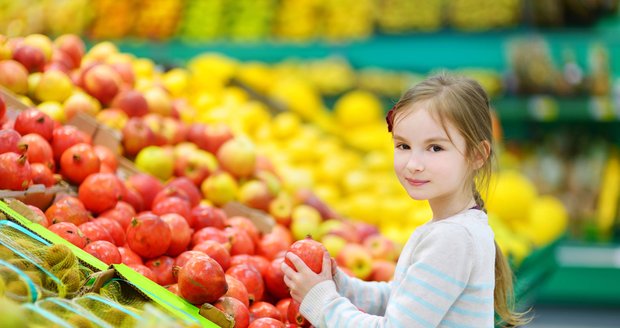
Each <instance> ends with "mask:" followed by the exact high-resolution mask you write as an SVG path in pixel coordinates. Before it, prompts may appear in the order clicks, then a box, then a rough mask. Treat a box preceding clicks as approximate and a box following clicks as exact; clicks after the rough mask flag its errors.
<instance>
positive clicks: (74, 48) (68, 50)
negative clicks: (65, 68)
mask: <svg viewBox="0 0 620 328" xmlns="http://www.w3.org/2000/svg"><path fill="white" fill-rule="evenodd" d="M54 46H56V49H58V50H60V51H62V52H64V53H65V54H67V56H69V58H71V63H72V66H71V68H77V67H80V64H81V62H82V57H83V56H84V52H85V48H86V47H85V46H84V42H83V41H82V39H80V37H78V36H77V35H75V34H63V35H61V36H59V37H57V38H56V39H55V40H54Z"/></svg>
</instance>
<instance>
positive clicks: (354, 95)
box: [334, 90, 383, 127]
mask: <svg viewBox="0 0 620 328" xmlns="http://www.w3.org/2000/svg"><path fill="white" fill-rule="evenodd" d="M334 115H335V116H336V120H337V121H338V122H339V123H340V124H341V125H342V126H344V127H355V126H363V125H368V124H371V123H376V122H378V121H380V120H381V118H382V116H383V106H382V104H381V101H379V99H378V98H377V97H376V96H375V95H374V94H372V93H370V92H368V91H362V90H355V91H350V92H348V93H346V94H345V95H343V96H342V97H340V98H339V99H338V101H337V102H336V104H335V105H334Z"/></svg>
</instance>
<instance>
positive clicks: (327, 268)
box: [321, 252, 332, 273]
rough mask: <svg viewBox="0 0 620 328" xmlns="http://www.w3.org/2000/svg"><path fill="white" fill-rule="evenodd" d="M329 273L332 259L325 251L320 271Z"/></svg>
mask: <svg viewBox="0 0 620 328" xmlns="http://www.w3.org/2000/svg"><path fill="white" fill-rule="evenodd" d="M328 272H329V273H331V272H332V261H331V258H330V257H329V253H328V252H325V253H323V270H322V271H321V273H328Z"/></svg>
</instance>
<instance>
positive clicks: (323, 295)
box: [282, 74, 527, 328]
mask: <svg viewBox="0 0 620 328" xmlns="http://www.w3.org/2000/svg"><path fill="white" fill-rule="evenodd" d="M386 120H387V123H388V130H389V131H390V132H392V136H393V140H394V170H395V173H396V175H397V177H398V180H399V181H400V183H401V184H402V185H403V187H404V188H405V190H406V191H407V193H408V194H409V195H410V196H411V198H413V199H417V200H428V202H429V205H430V207H431V209H432V211H433V217H432V219H431V220H430V221H429V222H427V223H426V224H424V225H422V226H420V227H418V228H417V229H416V230H415V231H414V232H413V233H412V235H411V237H410V238H409V240H408V241H407V244H406V245H405V247H404V248H403V250H402V253H401V255H400V257H399V259H398V263H397V266H396V271H395V273H394V278H393V279H392V281H390V282H389V283H386V282H367V281H362V280H359V279H356V278H351V277H348V276H347V275H346V274H344V273H343V272H342V271H340V270H337V269H335V268H334V269H332V266H334V265H335V264H334V262H333V260H330V258H329V255H328V254H327V253H325V256H324V258H323V270H322V272H321V273H320V274H316V273H314V272H313V271H312V270H310V269H309V268H308V267H307V266H306V265H305V263H304V262H303V261H302V260H301V259H300V258H299V257H297V256H295V255H294V254H292V253H288V254H287V258H288V259H289V260H291V261H292V263H293V265H294V266H295V268H296V270H297V271H295V270H293V269H292V268H291V267H289V266H288V265H286V264H283V265H282V270H283V272H284V274H285V277H284V281H285V283H286V284H287V286H288V287H289V288H290V290H291V296H292V297H293V299H295V300H296V301H298V302H300V303H301V306H300V313H301V314H302V315H303V316H304V317H305V318H306V319H308V321H310V322H311V323H312V325H314V326H316V327H355V328H361V327H402V328H413V327H472V328H474V327H475V328H480V327H493V326H494V324H495V322H494V318H495V314H497V315H498V317H499V318H500V319H501V321H502V322H504V323H507V324H510V325H513V326H518V325H522V324H524V323H526V322H527V320H525V319H524V317H523V314H521V313H515V312H513V311H512V305H513V303H512V302H511V297H512V272H511V270H510V267H509V266H508V264H507V263H506V261H505V259H504V257H503V255H502V253H501V251H500V250H499V249H498V247H497V244H496V243H495V242H494V235H493V231H492V230H491V228H490V227H489V224H488V222H487V215H486V211H485V209H484V202H483V200H482V198H481V197H480V193H479V192H478V187H477V186H476V183H479V184H482V186H486V185H488V178H489V176H490V173H491V169H492V168H491V163H492V159H493V156H494V153H493V149H492V131H491V116H490V111H489V99H488V97H487V95H486V93H485V91H484V90H483V88H482V87H481V86H480V85H479V84H478V83H477V82H475V81H473V80H470V79H467V78H461V77H453V76H449V75H445V74H440V75H437V76H433V77H430V78H428V79H427V80H425V81H424V82H421V83H420V84H418V85H416V86H415V87H413V88H412V89H410V90H409V91H407V92H406V93H405V95H404V96H403V97H402V98H401V99H400V100H399V101H398V103H396V105H395V106H394V107H393V108H392V110H390V112H389V113H388V116H387V119H386ZM333 273H335V274H333Z"/></svg>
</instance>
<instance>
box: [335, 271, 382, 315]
mask: <svg viewBox="0 0 620 328" xmlns="http://www.w3.org/2000/svg"><path fill="white" fill-rule="evenodd" d="M334 280H335V282H336V287H337V289H338V292H339V293H340V295H342V296H344V297H346V298H348V299H349V300H350V301H351V303H353V304H354V305H355V306H357V308H359V309H360V310H362V311H364V312H366V313H370V314H376V315H384V314H385V308H386V306H387V301H388V299H389V297H390V291H391V286H390V284H391V283H390V282H383V281H381V282H379V281H363V280H360V279H358V278H353V277H349V276H347V275H346V274H345V273H344V272H342V271H340V270H339V271H338V273H337V274H336V277H335V279H334Z"/></svg>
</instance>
